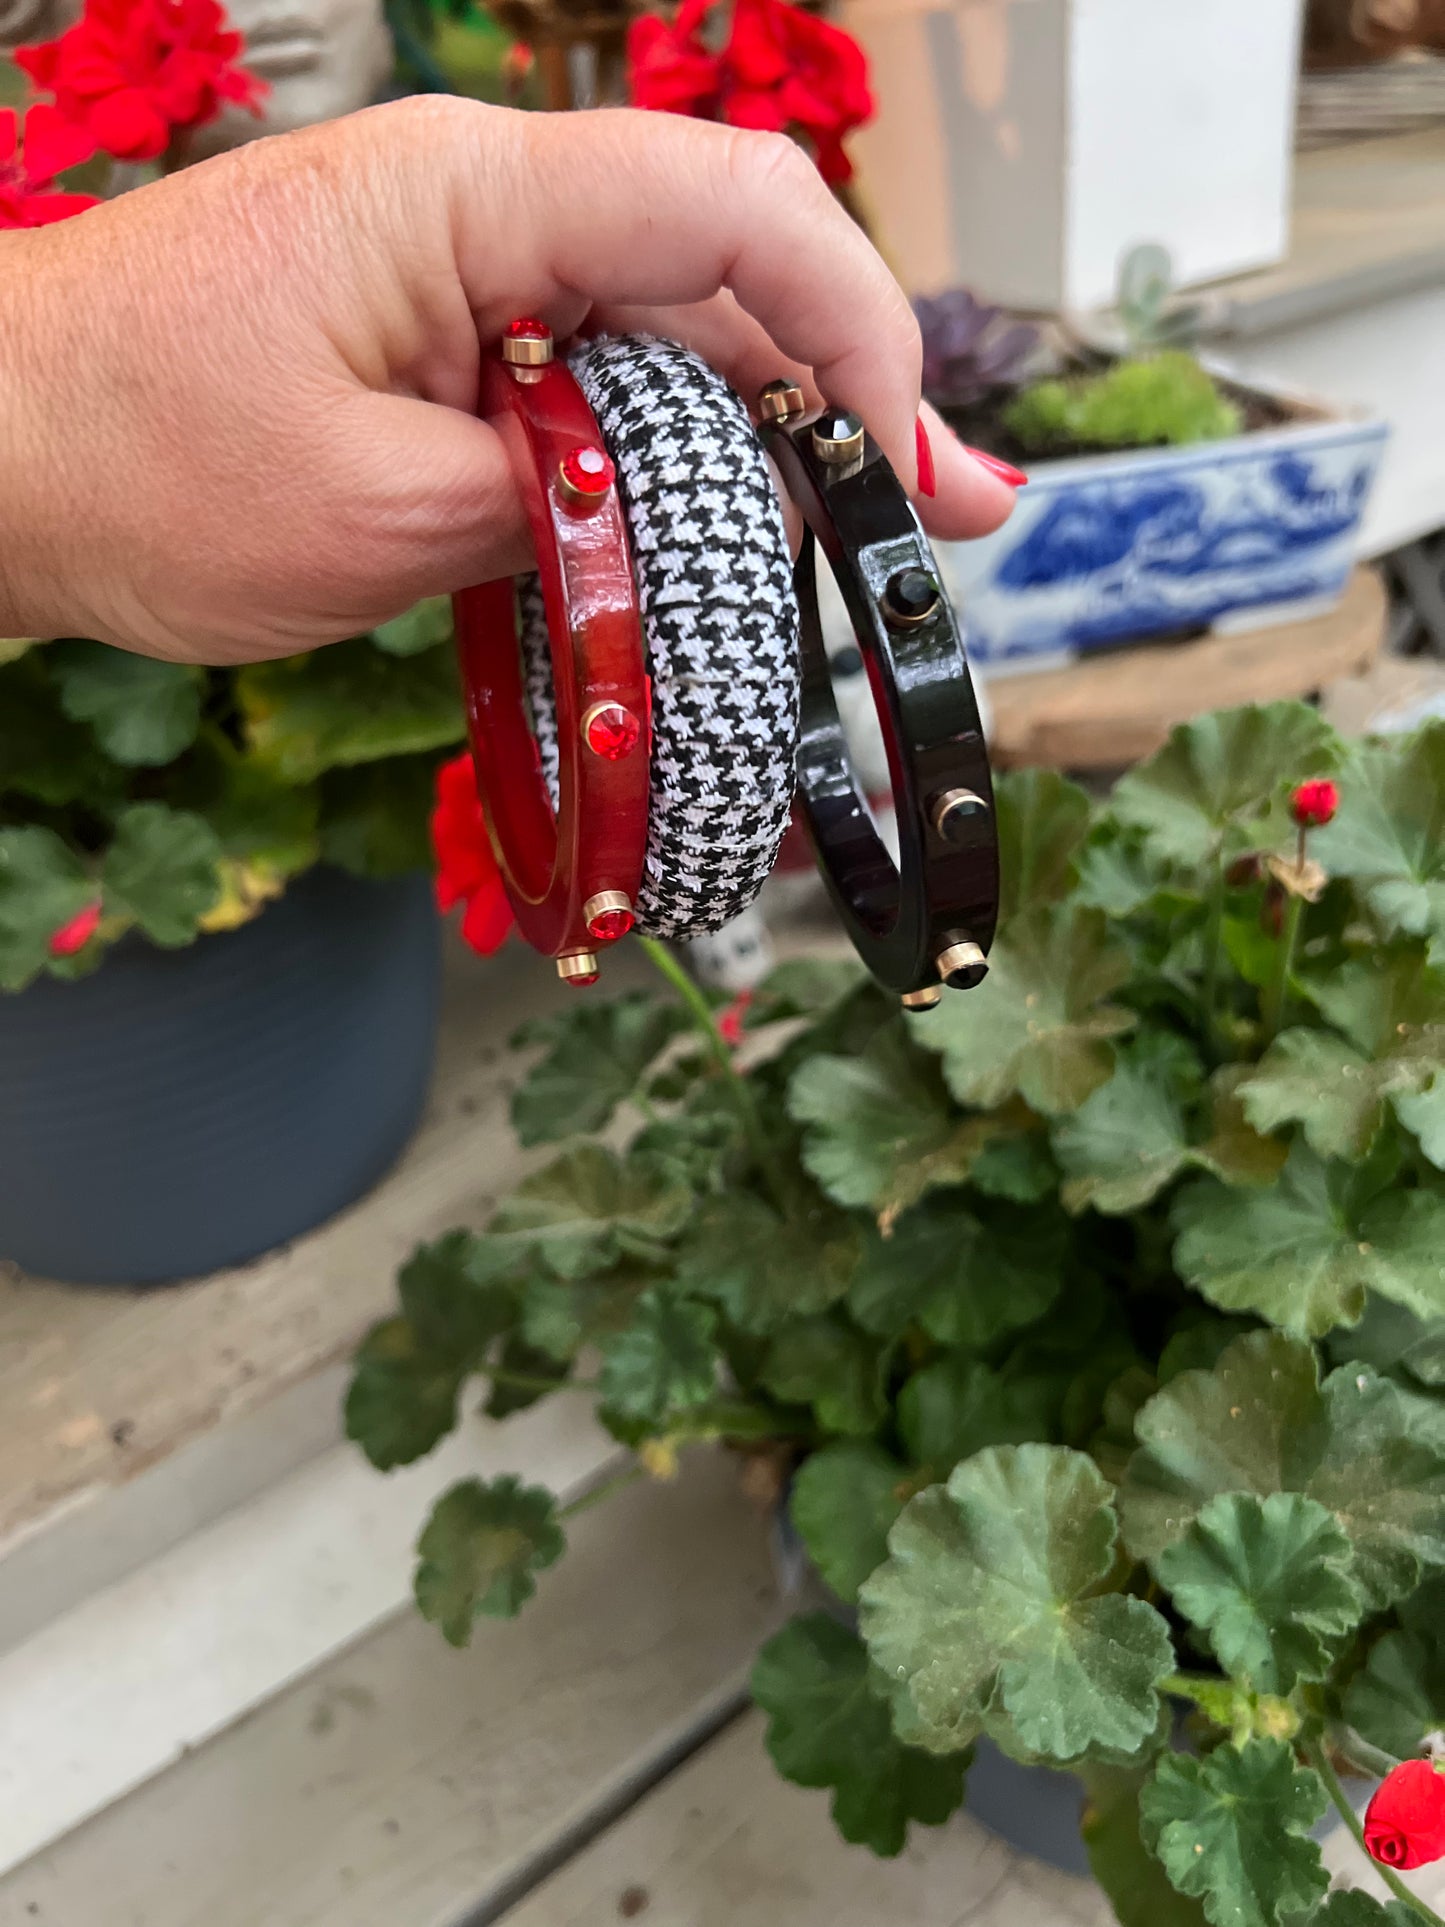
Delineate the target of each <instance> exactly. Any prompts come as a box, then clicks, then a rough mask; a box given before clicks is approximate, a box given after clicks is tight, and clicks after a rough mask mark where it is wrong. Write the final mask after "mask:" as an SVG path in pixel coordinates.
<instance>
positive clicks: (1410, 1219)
mask: <svg viewBox="0 0 1445 1927" xmlns="http://www.w3.org/2000/svg"><path fill="white" fill-rule="evenodd" d="M1392 1176H1393V1172H1392V1171H1390V1170H1389V1168H1388V1167H1387V1166H1386V1165H1384V1164H1381V1165H1376V1164H1374V1163H1371V1164H1368V1165H1360V1166H1355V1167H1353V1168H1352V1167H1350V1166H1348V1165H1341V1164H1325V1163H1324V1162H1322V1160H1321V1159H1320V1158H1318V1157H1317V1156H1316V1155H1315V1153H1314V1152H1313V1151H1311V1150H1310V1149H1309V1147H1308V1146H1307V1145H1305V1144H1296V1145H1295V1147H1294V1149H1293V1150H1292V1151H1291V1152H1290V1154H1289V1160H1288V1162H1287V1163H1286V1165H1285V1167H1284V1169H1283V1171H1282V1172H1281V1174H1280V1177H1279V1181H1278V1182H1277V1183H1276V1184H1275V1185H1273V1186H1272V1187H1271V1188H1270V1189H1268V1190H1265V1191H1254V1192H1243V1191H1239V1190H1237V1189H1235V1188H1234V1187H1232V1186H1229V1185H1226V1184H1222V1183H1221V1182H1220V1181H1219V1180H1218V1179H1215V1178H1203V1179H1200V1180H1199V1181H1198V1182H1197V1183H1195V1184H1193V1185H1190V1186H1189V1187H1187V1188H1186V1189H1185V1190H1184V1191H1183V1192H1181V1193H1180V1195H1179V1197H1178V1199H1177V1200H1176V1201H1175V1206H1174V1222H1175V1225H1176V1228H1177V1230H1178V1234H1179V1235H1178V1238H1177V1240H1176V1242H1175V1246H1174V1262H1175V1264H1176V1265H1177V1266H1178V1268H1179V1271H1180V1274H1181V1276H1183V1277H1184V1278H1185V1279H1187V1280H1188V1282H1189V1283H1190V1284H1191V1285H1193V1286H1194V1287H1195V1288H1196V1289H1197V1290H1198V1291H1201V1292H1202V1293H1203V1294H1204V1296H1205V1297H1206V1298H1208V1299H1209V1300H1210V1302H1211V1303H1212V1304H1216V1305H1218V1306H1219V1307H1220V1308H1221V1309H1222V1310H1224V1311H1252V1312H1257V1313H1258V1314H1259V1315H1260V1316H1261V1317H1262V1318H1267V1319H1269V1320H1270V1322H1271V1323H1272V1324H1276V1325H1279V1326H1280V1327H1282V1328H1283V1329H1285V1330H1287V1331H1297V1332H1301V1333H1304V1334H1305V1335H1307V1336H1309V1337H1319V1336H1320V1335H1321V1334H1323V1333H1324V1332H1328V1331H1332V1330H1333V1329H1334V1328H1335V1327H1336V1326H1337V1325H1353V1324H1356V1323H1357V1322H1358V1321H1359V1319H1360V1316H1361V1314H1362V1313H1363V1311H1364V1308H1365V1294H1366V1292H1367V1291H1377V1292H1379V1294H1380V1295H1381V1297H1383V1298H1389V1299H1391V1300H1393V1301H1394V1302H1395V1303H1396V1304H1400V1305H1405V1306H1406V1307H1408V1309H1409V1310H1411V1311H1413V1312H1416V1313H1418V1314H1419V1316H1421V1317H1423V1318H1428V1317H1434V1316H1439V1315H1440V1314H1442V1313H1445V1198H1441V1197H1439V1196H1437V1195H1436V1193H1435V1192H1433V1191H1402V1190H1400V1189H1399V1188H1398V1187H1397V1186H1395V1185H1393V1184H1392V1182H1391V1178H1392Z"/></svg>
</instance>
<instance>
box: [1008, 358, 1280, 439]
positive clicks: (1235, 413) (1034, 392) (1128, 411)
mask: <svg viewBox="0 0 1445 1927" xmlns="http://www.w3.org/2000/svg"><path fill="white" fill-rule="evenodd" d="M1003 419H1004V425H1005V426H1006V427H1007V428H1008V429H1009V430H1010V431H1011V432H1012V433H1013V434H1014V435H1016V436H1017V437H1018V439H1019V441H1021V442H1022V443H1023V444H1024V446H1025V447H1026V448H1028V449H1032V450H1038V451H1040V452H1045V451H1047V450H1049V449H1051V448H1057V447H1067V446H1080V445H1082V446H1084V447H1091V448H1153V447H1158V446H1159V445H1161V444H1174V445H1181V444H1187V443H1191V442H1214V441H1222V440H1223V439H1224V438H1225V437H1226V436H1229V435H1237V434H1238V433H1239V431H1240V428H1241V426H1242V421H1243V418H1242V416H1241V414H1240V411H1239V409H1238V408H1237V407H1236V406H1235V404H1234V403H1233V402H1232V401H1228V400H1226V398H1225V397H1224V396H1223V395H1221V394H1220V392H1219V390H1218V388H1217V387H1216V386H1215V383H1214V379H1213V377H1212V376H1211V375H1210V374H1209V373H1208V371H1207V370H1206V369H1204V368H1202V367H1201V366H1200V365H1199V363H1198V362H1197V361H1196V360H1195V359H1194V357H1193V356H1192V355H1186V354H1183V353H1181V352H1179V351H1177V350H1174V351H1171V352H1169V353H1166V354H1159V355H1150V356H1147V357H1145V358H1144V359H1141V360H1138V361H1120V362H1116V363H1115V365H1114V366H1113V367H1112V368H1108V369H1105V371H1104V372H1103V373H1102V374H1098V375H1082V376H1076V377H1075V378H1074V379H1072V380H1070V381H1041V382H1038V383H1036V384H1035V385H1034V386H1033V387H1032V388H1026V389H1025V390H1024V391H1023V393H1022V394H1020V395H1019V396H1018V397H1017V399H1016V400H1014V401H1013V402H1011V403H1010V404H1009V407H1008V409H1007V411H1006V413H1005V415H1004V418H1003Z"/></svg>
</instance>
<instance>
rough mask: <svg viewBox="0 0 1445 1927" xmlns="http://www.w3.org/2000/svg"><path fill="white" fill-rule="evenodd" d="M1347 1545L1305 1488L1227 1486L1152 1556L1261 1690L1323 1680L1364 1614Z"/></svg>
mask: <svg viewBox="0 0 1445 1927" xmlns="http://www.w3.org/2000/svg"><path fill="white" fill-rule="evenodd" d="M1350 1565H1351V1554H1350V1542H1349V1540H1348V1539H1347V1538H1346V1537H1345V1535H1344V1533H1343V1531H1341V1529H1340V1526H1339V1523H1338V1521H1337V1520H1336V1519H1335V1517H1334V1515H1333V1514H1332V1513H1329V1512H1326V1510H1325V1508H1324V1507H1323V1506H1322V1505H1319V1504H1318V1503H1317V1502H1316V1501H1315V1500H1313V1499H1307V1498H1306V1497H1305V1496H1304V1494H1303V1493H1301V1492H1272V1493H1270V1495H1269V1496H1268V1498H1264V1499H1261V1498H1258V1497H1257V1496H1256V1495H1255V1494H1253V1493H1249V1492H1225V1493H1221V1494H1220V1496H1219V1497H1218V1498H1217V1499H1211V1500H1210V1502H1209V1504H1208V1505H1206V1506H1204V1507H1203V1508H1202V1509H1201V1510H1200V1511H1199V1512H1198V1513H1197V1514H1196V1515H1195V1518H1194V1522H1193V1524H1192V1525H1191V1526H1190V1528H1189V1530H1188V1532H1186V1533H1185V1535H1184V1537H1183V1538H1182V1539H1178V1540H1176V1541H1175V1543H1174V1544H1173V1545H1172V1546H1166V1547H1165V1548H1164V1550H1163V1551H1162V1552H1160V1553H1159V1554H1158V1556H1157V1557H1156V1559H1155V1561H1154V1570H1155V1571H1156V1573H1157V1574H1158V1576H1159V1583H1160V1584H1161V1585H1162V1586H1164V1587H1165V1588H1166V1589H1167V1590H1168V1592H1169V1593H1170V1595H1171V1596H1172V1598H1173V1601H1174V1604H1175V1605H1176V1606H1177V1607H1178V1609H1179V1610H1180V1612H1182V1613H1183V1614H1184V1615H1185V1617H1186V1618H1188V1619H1191V1620H1192V1621H1193V1622H1194V1624H1195V1625H1196V1626H1198V1627H1199V1628H1200V1629H1201V1631H1203V1632H1205V1633H1207V1634H1208V1635H1209V1643H1210V1645H1211V1646H1212V1647H1213V1648H1214V1652H1215V1656H1216V1657H1217V1658H1218V1660H1219V1663H1220V1665H1221V1666H1222V1667H1223V1668H1224V1670H1225V1671H1226V1672H1227V1673H1229V1674H1230V1675H1231V1677H1233V1678H1235V1679H1239V1680H1242V1681H1244V1682H1245V1683H1247V1684H1248V1685H1249V1686H1251V1687H1252V1688H1253V1689H1254V1690H1255V1691H1256V1692H1260V1693H1276V1694H1288V1693H1292V1692H1293V1691H1294V1689H1295V1686H1296V1685H1297V1684H1298V1682H1299V1681H1300V1680H1317V1679H1323V1678H1324V1676H1325V1674H1326V1673H1327V1672H1328V1671H1329V1668H1330V1665H1331V1664H1332V1662H1333V1660H1334V1658H1335V1655H1336V1653H1337V1652H1338V1650H1339V1648H1340V1646H1341V1645H1342V1643H1343V1642H1344V1640H1345V1638H1346V1637H1347V1636H1348V1635H1349V1634H1350V1633H1352V1632H1353V1631H1354V1630H1355V1628H1356V1626H1358V1625H1359V1623H1360V1620H1361V1619H1362V1618H1363V1616H1364V1601H1363V1599H1362V1598H1361V1596H1360V1592H1359V1589H1358V1588H1357V1587H1356V1585H1355V1583H1354V1581H1353V1579H1352V1578H1351V1577H1350Z"/></svg>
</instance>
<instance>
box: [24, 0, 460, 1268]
mask: <svg viewBox="0 0 1445 1927" xmlns="http://www.w3.org/2000/svg"><path fill="white" fill-rule="evenodd" d="M353 12H355V10H354V9H353ZM363 12H364V9H363ZM42 17H45V18H47V19H49V20H50V24H53V25H55V26H57V27H59V26H60V25H62V24H63V23H62V22H61V21H59V20H55V19H51V18H50V16H49V15H46V14H45V10H44V9H41V10H40V11H39V12H36V11H35V10H34V9H32V10H31V13H30V19H31V26H32V28H33V29H34V30H36V31H38V30H39V27H40V23H41V19H42ZM122 28H126V29H128V30H131V31H130V38H129V40H127V42H126V47H127V49H128V51H127V53H126V58H125V60H124V61H120V60H118V59H117V58H116V57H115V47H116V45H117V44H118V42H117V40H116V35H117V34H118V33H120V32H121V29H122ZM241 52H242V42H241V37H240V35H239V34H238V33H236V32H234V31H233V30H232V27H231V25H230V23H229V22H228V20H227V18H226V16H225V15H224V14H223V13H222V12H221V10H220V9H219V8H215V7H210V8H208V7H198V8H190V9H186V8H179V9H177V8H170V9H166V8H164V7H161V8H158V9H157V8H154V7H152V6H151V5H150V0H119V4H115V3H113V0H88V4H87V6H86V9H85V11H84V12H83V13H82V15H81V17H80V18H79V19H78V20H75V21H74V22H73V23H72V24H70V25H68V26H65V30H64V31H63V32H61V33H59V36H58V38H55V39H52V40H50V41H46V42H43V43H42V44H39V45H35V46H27V47H23V48H20V49H19V50H18V51H17V53H16V57H15V62H14V64H13V66H11V65H8V64H7V63H0V77H3V78H4V80H5V85H4V87H3V89H0V98H4V99H7V100H8V99H12V98H15V97H16V95H17V83H18V81H19V76H20V74H21V73H22V72H23V73H24V74H25V75H27V76H28V77H29V80H30V82H31V83H32V84H33V86H34V88H35V89H36V90H37V92H36V97H34V98H32V99H31V100H29V101H28V102H27V103H25V104H24V105H23V107H22V108H21V109H19V110H16V109H11V108H9V107H0V146H3V148H4V151H5V152H6V153H7V154H8V155H9V156H10V160H9V162H8V163H7V165H8V173H7V176H6V181H5V183H4V184H3V188H0V226H4V227H21V228H27V227H36V226H41V225H45V224H48V223H50V222H52V221H57V220H70V219H74V218H82V219H83V218H84V216H85V214H86V212H87V211H88V210H89V209H90V208H92V207H93V206H95V204H96V197H97V193H98V192H119V191H123V190H124V189H126V188H127V187H129V186H132V185H134V184H135V183H136V181H137V180H139V179H143V178H145V177H146V176H147V175H149V174H154V173H159V172H162V171H166V170H168V169H170V168H172V167H176V166H180V165H183V164H184V163H185V161H186V159H187V157H188V155H189V154H190V153H192V152H193V151H194V146H195V137H196V135H197V133H198V131H200V130H203V129H205V128H207V127H210V128H212V129H214V127H215V125H216V124H217V123H218V121H219V118H220V116H221V114H222V111H223V109H224V108H225V107H226V106H227V105H228V104H229V105H231V106H235V107H239V108H244V109H249V110H250V111H252V112H253V113H260V112H262V111H263V109H264V105H265V102H266V101H267V99H268V98H269V96H268V93H267V89H266V87H265V85H264V83H263V82H261V81H260V80H259V79H258V78H257V76H256V75H254V74H252V73H251V72H249V71H248V70H247V69H246V68H245V67H244V66H243V65H241V64H240V56H241ZM177 62H179V63H180V65H181V67H183V68H184V71H185V73H186V75H187V84H186V85H185V86H184V87H180V88H178V87H177V86H176V85H175V84H174V73H175V72H176V71H177V70H178V69H177V66H176V63H177ZM450 639H451V621H450V612H449V607H448V605H447V603H446V602H445V601H436V602H430V603H424V604H421V605H419V606H418V607H417V608H415V609H413V610H411V611H410V612H409V613H408V614H406V615H404V616H402V617H400V618H399V619H398V620H396V621H394V622H390V623H387V624H385V625H384V626H383V627H382V628H380V629H378V630H377V631H376V632H375V633H374V634H371V635H367V636H359V637H356V638H354V639H353V640H351V641H349V642H343V643H341V644H339V645H337V646H336V647H334V648H332V649H328V650H325V651H324V652H321V653H319V654H316V655H314V656H309V657H297V658H294V659H291V660H284V661H275V662H270V663H263V664H256V665H254V666H252V667H248V668H241V669H214V670H206V669H201V668H197V667H191V666H187V665H183V664H178V663H169V662H155V661H151V660H149V659H147V658H143V657H140V656H135V655H130V654H127V653H126V652H124V651H122V650H118V649H111V648H107V647H105V646H104V645H103V644H101V643H99V642H93V641H87V640H84V639H81V638H72V637H67V638H61V639H58V640H51V641H32V640H25V639H21V640H17V641H8V642H6V641H0V1169H3V1171H4V1174H5V1182H4V1183H3V1185H0V1258H5V1259H10V1260H16V1261H18V1262H20V1263H21V1264H23V1265H25V1266H26V1267H27V1268H29V1269H32V1270H35V1271H40V1272H44V1273H49V1274H51V1275H54V1276H60V1277H64V1278H69V1279H75V1280H79V1281H88V1282H94V1283H125V1284H139V1283H152V1282H157V1281H160V1280H163V1279H168V1278H175V1277H179V1276H187V1275H190V1274H193V1273H198V1272H203V1271H209V1270H213V1269H215V1268H217V1267H219V1266H222V1265H226V1264H235V1263H240V1262H242V1261H243V1260H245V1259H247V1258H250V1257H253V1256H255V1255H256V1254H257V1253H258V1252H260V1251H263V1250H265V1249H267V1248H269V1247H270V1246H272V1245H275V1244H278V1243H281V1242H283V1241H284V1240H285V1239H287V1238H290V1237H292V1236H294V1235H295V1234H296V1233H298V1232H301V1231H305V1230H307V1229H309V1228H310V1227H311V1226H312V1225H314V1224H316V1223H318V1222H319V1221H320V1220H321V1219H323V1218H325V1217H327V1216H329V1215H330V1214H331V1213H332V1212H334V1211H337V1210H339V1209H340V1208H341V1207H342V1206H344V1205H346V1204H349V1203H350V1202H351V1201H352V1200H353V1199H354V1198H356V1197H357V1196H358V1195H359V1194H360V1193H361V1192H362V1191H364V1190H365V1189H366V1188H367V1187H368V1186H369V1185H370V1184H371V1183H372V1182H373V1181H374V1179H375V1178H377V1177H378V1176H379V1175H380V1174H381V1172H382V1171H384V1170H385V1169H386V1168H387V1166H388V1165H389V1164H390V1163H391V1161H392V1159H393V1158H394V1157H395V1156H396V1154H397V1152H398V1151H399V1150H400V1148H401V1146H402V1145H403V1144H404V1143H405V1141H406V1139H407V1137H408V1136H409V1135H410V1133H411V1131H412V1129H413V1127H414V1125H415V1123H416V1120H417V1118H418V1116H419V1114H420V1109H421V1105H422V1102H423V1098H424V1095H425V1091H426V1086H427V1082H428V1079H429V1074H430V1068H431V1057H432V1046H433V1040H434V1033H435V1024H436V1008H437V989H438V961H439V959H438V937H437V928H436V916H435V909H434V906H433V902H432V894H431V888H430V884H429V881H428V879H427V877H426V876H425V874H424V872H425V870H426V869H427V867H428V857H429V851H428V848H427V837H426V825H427V819H428V814H429V812H430V810H431V808H432V796H433V787H432V786H433V773H434V770H435V766H436V763H437V760H438V757H439V755H440V753H441V752H442V751H443V750H444V749H445V748H447V747H448V746H450V745H452V744H454V743H456V742H457V741H458V740H459V738H460V737H461V735H462V733H463V719H462V710H461V702H460V696H459V691H458V687H457V677H456V670H455V663H454V658H453V653H452V650H451V648H450V646H449V645H450ZM198 939H199V941H198Z"/></svg>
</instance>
